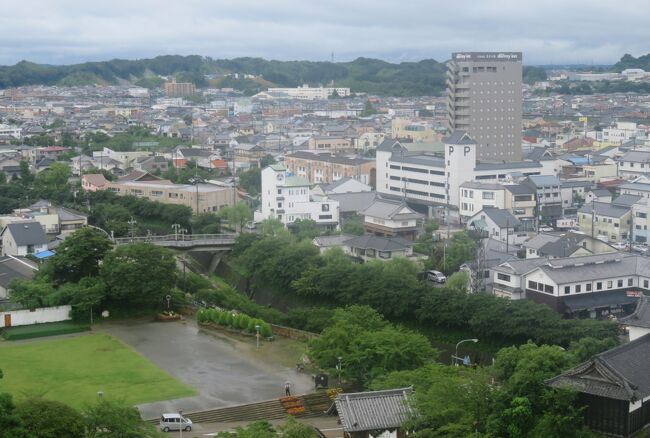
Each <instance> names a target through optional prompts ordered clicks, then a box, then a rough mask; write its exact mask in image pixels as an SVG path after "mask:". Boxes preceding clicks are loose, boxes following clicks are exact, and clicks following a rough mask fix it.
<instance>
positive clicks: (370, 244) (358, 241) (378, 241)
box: [345, 235, 413, 251]
mask: <svg viewBox="0 0 650 438" xmlns="http://www.w3.org/2000/svg"><path fill="white" fill-rule="evenodd" d="M345 245H346V246H349V247H351V248H363V249H374V250H377V251H404V250H406V249H408V248H411V247H413V242H411V241H408V240H406V239H403V238H401V237H390V238H389V237H381V236H371V235H365V236H359V237H353V238H352V239H349V240H347V241H346V242H345Z"/></svg>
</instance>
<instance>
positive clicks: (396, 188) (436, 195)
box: [387, 186, 445, 199]
mask: <svg viewBox="0 0 650 438" xmlns="http://www.w3.org/2000/svg"><path fill="white" fill-rule="evenodd" d="M387 188H388V189H389V190H391V191H393V192H400V193H402V192H403V189H402V188H400V187H395V186H390V187H387ZM406 193H409V194H411V195H419V196H429V197H431V198H436V199H445V195H440V194H438V193H427V192H422V191H419V190H411V189H406Z"/></svg>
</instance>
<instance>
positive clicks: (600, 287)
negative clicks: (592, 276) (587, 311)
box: [596, 281, 603, 290]
mask: <svg viewBox="0 0 650 438" xmlns="http://www.w3.org/2000/svg"><path fill="white" fill-rule="evenodd" d="M602 288H603V282H602V281H599V282H597V283H596V290H601V289H602Z"/></svg>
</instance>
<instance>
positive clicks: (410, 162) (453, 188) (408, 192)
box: [377, 131, 552, 219]
mask: <svg viewBox="0 0 650 438" xmlns="http://www.w3.org/2000/svg"><path fill="white" fill-rule="evenodd" d="M476 148H477V146H476V143H475V142H474V141H473V140H472V139H471V138H470V136H469V135H468V134H467V133H465V132H463V131H456V132H455V133H453V134H452V135H450V136H449V137H447V138H445V139H444V149H445V153H444V157H443V156H441V155H437V154H435V153H429V152H422V151H418V152H409V151H408V149H407V148H406V147H405V146H402V145H401V144H400V143H399V142H398V141H395V140H385V141H384V142H383V143H382V144H381V145H380V146H379V147H378V148H377V192H378V193H380V194H382V195H384V196H385V197H388V198H390V197H393V198H404V199H406V200H407V201H408V202H411V203H415V204H421V205H425V206H427V207H429V216H434V209H435V208H436V207H440V206H446V205H447V202H448V204H449V206H450V207H451V209H453V210H458V207H459V203H460V186H461V184H463V183H465V182H468V181H480V182H497V181H511V180H512V178H513V176H514V175H517V176H529V175H546V174H549V173H547V172H552V169H550V168H548V169H547V168H545V167H544V166H543V165H542V164H541V163H539V162H534V161H520V162H506V163H485V162H481V161H478V160H477V158H476V157H477V155H476V153H477V151H476ZM550 174H552V173H550ZM450 213H451V214H450V216H452V217H453V216H454V215H456V216H457V214H458V213H457V211H456V212H455V213H454V212H450ZM456 219H458V218H457V217H456Z"/></svg>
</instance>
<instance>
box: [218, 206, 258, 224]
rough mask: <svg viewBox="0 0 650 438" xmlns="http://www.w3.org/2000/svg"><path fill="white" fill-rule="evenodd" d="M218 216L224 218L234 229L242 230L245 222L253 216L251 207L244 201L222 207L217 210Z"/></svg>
mask: <svg viewBox="0 0 650 438" xmlns="http://www.w3.org/2000/svg"><path fill="white" fill-rule="evenodd" d="M219 216H220V217H223V218H225V219H226V220H227V221H228V224H230V226H231V227H232V228H233V229H235V231H241V230H243V229H244V225H245V224H246V222H248V221H250V220H251V219H252V218H253V214H252V212H251V209H250V207H249V206H248V204H246V203H245V202H238V203H237V204H235V205H233V206H232V207H224V208H222V209H221V210H219Z"/></svg>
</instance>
